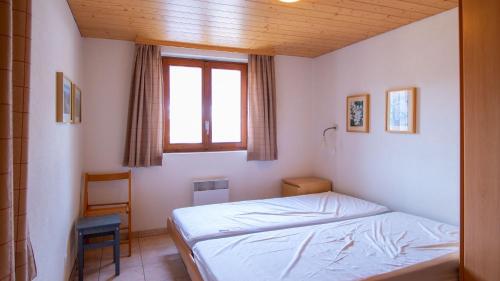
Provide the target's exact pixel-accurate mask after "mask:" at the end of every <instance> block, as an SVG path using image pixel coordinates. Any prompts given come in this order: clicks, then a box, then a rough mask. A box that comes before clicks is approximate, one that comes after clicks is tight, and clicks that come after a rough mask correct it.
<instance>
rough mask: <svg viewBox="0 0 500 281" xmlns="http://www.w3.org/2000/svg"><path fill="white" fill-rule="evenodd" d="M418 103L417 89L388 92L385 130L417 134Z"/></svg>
mask: <svg viewBox="0 0 500 281" xmlns="http://www.w3.org/2000/svg"><path fill="white" fill-rule="evenodd" d="M416 103H417V89H416V88H406V89H397V90H389V91H387V95H386V112H385V119H386V120H385V130H386V131H387V132H391V133H406V134H415V133H416V119H417V118H416V109H415V108H416Z"/></svg>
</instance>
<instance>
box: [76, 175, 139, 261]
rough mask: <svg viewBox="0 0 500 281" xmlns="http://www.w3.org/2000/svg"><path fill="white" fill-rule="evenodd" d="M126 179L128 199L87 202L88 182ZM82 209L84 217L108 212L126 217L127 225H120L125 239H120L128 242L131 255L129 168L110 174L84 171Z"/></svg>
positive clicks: (130, 177)
mask: <svg viewBox="0 0 500 281" xmlns="http://www.w3.org/2000/svg"><path fill="white" fill-rule="evenodd" d="M118 180H127V181H128V201H123V202H110V203H101V204H89V183H91V182H103V181H118ZM84 188H85V190H84V202H83V206H84V210H83V215H84V216H85V217H91V216H102V215H110V214H124V215H126V216H127V217H128V225H126V226H125V225H122V226H121V227H120V231H126V232H127V234H128V235H127V239H122V240H121V243H123V244H128V256H129V257H130V256H131V255H132V241H131V240H132V233H131V232H132V193H131V191H132V173H131V171H130V170H129V171H128V172H124V173H112V174H89V173H85V184H84Z"/></svg>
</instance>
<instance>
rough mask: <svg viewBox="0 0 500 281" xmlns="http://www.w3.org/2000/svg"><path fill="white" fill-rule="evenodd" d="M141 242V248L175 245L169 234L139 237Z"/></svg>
mask: <svg viewBox="0 0 500 281" xmlns="http://www.w3.org/2000/svg"><path fill="white" fill-rule="evenodd" d="M139 243H140V246H141V248H151V247H155V246H158V245H160V246H170V245H174V242H173V241H172V239H171V238H170V236H168V235H167V234H162V235H157V236H148V237H142V238H139Z"/></svg>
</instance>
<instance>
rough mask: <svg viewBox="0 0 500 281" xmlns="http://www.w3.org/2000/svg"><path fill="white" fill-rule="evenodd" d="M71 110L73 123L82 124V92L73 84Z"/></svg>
mask: <svg viewBox="0 0 500 281" xmlns="http://www.w3.org/2000/svg"><path fill="white" fill-rule="evenodd" d="M72 92H73V98H72V100H73V109H72V114H73V117H72V120H73V123H80V122H82V90H81V89H80V88H78V86H76V84H73V91H72Z"/></svg>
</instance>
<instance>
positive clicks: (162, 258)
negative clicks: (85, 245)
mask: <svg viewBox="0 0 500 281" xmlns="http://www.w3.org/2000/svg"><path fill="white" fill-rule="evenodd" d="M127 250H128V245H125V244H123V245H121V247H120V251H121V257H120V269H121V270H120V275H119V276H115V265H114V263H113V248H112V247H108V248H104V249H98V250H89V251H86V253H85V269H84V280H85V281H109V280H118V281H119V280H122V281H191V280H190V279H189V276H188V273H187V271H186V268H185V266H184V263H183V262H182V259H181V257H180V255H179V254H178V252H177V249H176V248H175V244H174V243H173V241H172V239H171V238H170V237H169V236H168V235H164V234H162V235H157V236H149V237H143V238H139V239H134V240H133V241H132V256H131V257H128V256H127V254H128V252H127ZM75 280H78V278H76V279H75Z"/></svg>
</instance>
